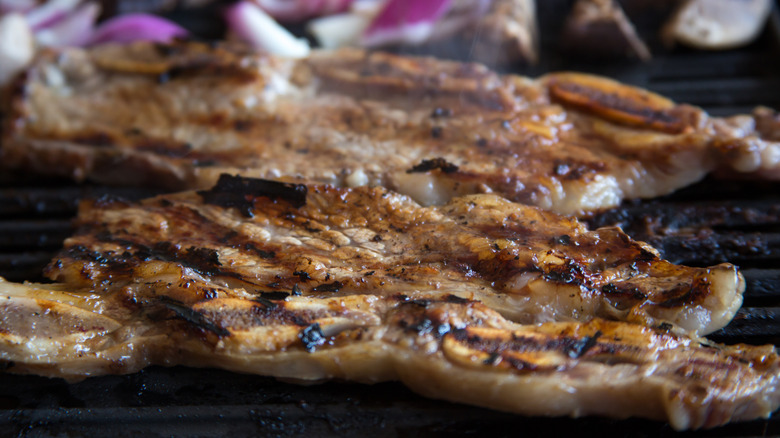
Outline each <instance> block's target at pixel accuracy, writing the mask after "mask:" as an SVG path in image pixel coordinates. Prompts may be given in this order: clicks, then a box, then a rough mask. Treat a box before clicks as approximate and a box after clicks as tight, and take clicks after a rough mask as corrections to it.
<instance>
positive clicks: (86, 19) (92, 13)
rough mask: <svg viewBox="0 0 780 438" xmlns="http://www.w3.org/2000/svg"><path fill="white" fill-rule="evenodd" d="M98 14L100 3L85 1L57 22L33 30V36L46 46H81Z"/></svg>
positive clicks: (88, 37) (92, 27) (91, 30)
mask: <svg viewBox="0 0 780 438" xmlns="http://www.w3.org/2000/svg"><path fill="white" fill-rule="evenodd" d="M98 15H100V5H98V4H97V3H95V2H89V3H86V4H84V5H82V6H80V7H79V8H78V9H76V10H75V11H74V12H73V13H71V14H70V15H68V16H66V17H65V18H63V19H61V20H59V21H58V22H57V23H55V24H53V25H51V26H49V27H47V28H45V29H41V30H39V31H37V32H35V38H36V39H37V40H38V42H39V43H40V44H41V45H43V46H48V47H69V46H82V45H84V44H86V43H87V42H88V41H89V39H90V36H91V35H92V32H93V31H94V29H95V21H96V20H97V17H98Z"/></svg>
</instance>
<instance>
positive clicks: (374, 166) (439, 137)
mask: <svg viewBox="0 0 780 438" xmlns="http://www.w3.org/2000/svg"><path fill="white" fill-rule="evenodd" d="M4 112H5V113H6V117H5V121H4V125H3V133H2V135H3V138H2V140H3V143H2V148H1V149H0V162H2V164H3V165H4V166H6V167H7V168H27V169H33V170H35V171H38V172H41V173H47V174H51V173H55V174H60V175H68V176H72V177H74V178H76V179H84V178H91V179H93V180H97V181H102V182H111V183H119V184H150V185H156V186H163V187H167V188H171V189H183V188H204V187H209V186H210V185H211V184H213V183H214V182H215V181H216V180H217V178H218V176H219V175H220V174H222V173H226V172H227V173H232V174H242V175H245V176H254V177H263V178H273V179H277V178H282V179H285V180H288V181H297V182H319V183H328V184H334V185H338V186H349V187H354V186H360V185H370V186H377V185H381V186H385V187H388V188H391V189H393V190H396V191H400V192H402V193H404V194H407V195H410V196H412V197H413V198H414V199H416V200H417V201H419V202H421V203H423V204H425V205H433V204H444V203H446V202H447V201H449V200H450V199H452V198H453V197H454V196H456V195H464V194H473V193H486V192H493V193H497V194H500V195H501V196H504V197H506V198H508V199H510V200H513V201H517V202H522V203H527V204H531V205H536V206H540V207H542V208H546V209H550V210H553V211H556V212H558V213H564V214H580V213H583V212H587V211H593V210H599V209H604V208H607V207H612V206H615V205H617V204H618V203H619V202H620V201H621V200H622V199H628V198H644V197H654V196H658V195H661V194H666V193H669V192H671V191H673V190H675V189H677V188H680V187H682V186H685V185H687V184H689V183H691V182H693V181H697V180H699V179H700V178H702V177H703V176H704V175H705V174H707V173H708V172H710V171H712V170H716V169H729V170H732V171H735V172H743V173H751V174H756V175H760V176H761V177H768V178H778V176H780V172H778V171H777V169H778V162H780V145H778V143H776V142H774V141H771V139H763V138H762V137H761V135H762V133H761V132H759V131H757V130H756V129H755V125H756V120H755V119H754V117H752V116H736V117H733V118H728V119H717V118H710V117H708V116H707V114H705V113H704V112H703V111H701V110H700V109H698V108H694V107H690V106H687V105H682V104H676V103H674V102H671V101H669V100H667V99H665V98H663V97H660V96H658V95H655V94H652V93H649V92H647V91H643V90H640V89H637V88H633V87H629V86H626V85H622V84H619V83H617V82H614V81H611V80H607V79H603V78H597V77H592V76H586V75H581V74H573V73H560V74H551V75H547V76H544V77H542V78H540V79H538V80H531V79H528V78H523V77H519V76H511V75H508V76H502V75H498V74H496V73H493V72H491V71H490V70H488V69H486V68H484V67H482V66H479V65H475V64H462V63H454V62H445V61H439V60H434V59H428V58H411V57H399V56H393V55H388V54H383V53H367V52H363V51H360V50H342V51H337V52H319V53H315V54H313V55H312V56H310V57H309V58H307V59H303V60H288V59H279V58H275V57H271V56H266V55H258V54H252V53H249V52H247V51H244V50H243V49H242V48H236V47H231V46H218V47H214V46H207V45H203V44H198V43H183V42H180V43H175V44H173V45H158V44H149V43H138V44H134V45H129V46H101V47H95V48H93V49H89V50H82V49H69V50H66V51H64V52H61V53H52V52H50V53H45V54H43V55H41V56H40V58H39V59H38V60H37V62H35V63H34V65H33V66H32V67H31V68H30V69H29V71H27V73H26V74H25V75H24V76H23V77H21V78H19V80H18V81H17V83H16V85H15V88H14V89H13V91H12V92H10V93H8V98H7V99H6V102H5V109H4ZM774 140H776V139H774Z"/></svg>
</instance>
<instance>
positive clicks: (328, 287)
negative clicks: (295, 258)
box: [312, 281, 344, 292]
mask: <svg viewBox="0 0 780 438" xmlns="http://www.w3.org/2000/svg"><path fill="white" fill-rule="evenodd" d="M342 287H344V283H342V282H340V281H334V282H333V283H327V284H321V285H319V286H317V287H315V288H313V289H312V290H313V291H314V292H338V291H339V290H340V289H341V288H342Z"/></svg>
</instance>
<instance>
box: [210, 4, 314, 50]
mask: <svg viewBox="0 0 780 438" xmlns="http://www.w3.org/2000/svg"><path fill="white" fill-rule="evenodd" d="M225 20H226V21H227V23H228V26H229V27H230V30H232V31H233V32H234V33H235V34H236V36H238V37H239V38H241V39H242V40H244V41H246V42H247V43H249V44H251V45H252V46H253V47H254V48H256V49H260V50H265V51H267V52H269V53H273V54H277V55H282V56H288V57H291V58H301V57H304V56H306V55H308V54H309V50H310V48H309V43H308V42H307V41H306V40H305V39H298V38H296V37H295V36H294V35H293V34H291V33H290V32H288V31H287V30H286V29H285V28H283V27H282V26H280V25H279V23H277V22H276V21H274V19H273V18H271V17H270V16H269V15H268V14H267V13H265V12H264V11H263V10H262V9H260V7H258V6H257V5H256V4H254V3H252V2H249V1H240V2H238V3H236V4H234V5H233V6H231V7H229V8H228V9H227V10H226V11H225Z"/></svg>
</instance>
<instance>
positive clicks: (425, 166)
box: [406, 157, 458, 173]
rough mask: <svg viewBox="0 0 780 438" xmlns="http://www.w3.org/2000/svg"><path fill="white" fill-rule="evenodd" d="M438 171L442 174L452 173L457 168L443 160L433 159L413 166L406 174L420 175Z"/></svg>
mask: <svg viewBox="0 0 780 438" xmlns="http://www.w3.org/2000/svg"><path fill="white" fill-rule="evenodd" d="M434 169H439V170H441V171H442V172H444V173H454V172H457V171H458V166H456V165H454V164H452V163H450V162H448V161H447V160H445V159H444V158H441V157H439V158H433V159H430V160H422V161H421V162H420V164H417V165H415V166H414V167H412V168H411V169H409V170H407V171H406V173H422V172H428V171H429V170H434Z"/></svg>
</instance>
